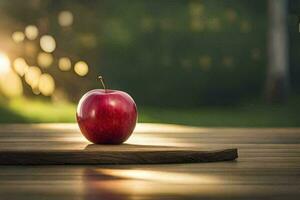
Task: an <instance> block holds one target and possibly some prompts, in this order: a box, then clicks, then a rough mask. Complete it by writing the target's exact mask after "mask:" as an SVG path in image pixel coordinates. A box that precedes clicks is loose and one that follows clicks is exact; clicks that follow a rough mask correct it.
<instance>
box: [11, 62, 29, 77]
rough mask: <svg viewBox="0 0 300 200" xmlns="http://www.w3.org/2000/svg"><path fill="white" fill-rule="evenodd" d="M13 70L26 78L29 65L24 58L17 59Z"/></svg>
mask: <svg viewBox="0 0 300 200" xmlns="http://www.w3.org/2000/svg"><path fill="white" fill-rule="evenodd" d="M13 68H14V70H15V72H16V73H17V74H19V75H20V76H24V75H25V73H26V71H27V70H28V65H27V63H26V61H25V59H24V58H16V59H15V60H14V62H13Z"/></svg>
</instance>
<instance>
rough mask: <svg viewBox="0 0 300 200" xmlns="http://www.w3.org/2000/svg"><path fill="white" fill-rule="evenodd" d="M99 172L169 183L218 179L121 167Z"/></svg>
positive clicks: (204, 181) (208, 181)
mask: <svg viewBox="0 0 300 200" xmlns="http://www.w3.org/2000/svg"><path fill="white" fill-rule="evenodd" d="M98 171H99V172H100V173H102V174H105V175H110V176H115V177H120V178H128V179H137V180H146V181H155V182H159V183H170V184H212V183H213V184H217V183H219V180H218V179H217V178H215V177H212V176H207V175H201V174H197V175H191V174H187V173H174V172H162V171H150V170H135V169H132V170H131V169H130V170H125V169H124V170H123V169H99V170H98Z"/></svg>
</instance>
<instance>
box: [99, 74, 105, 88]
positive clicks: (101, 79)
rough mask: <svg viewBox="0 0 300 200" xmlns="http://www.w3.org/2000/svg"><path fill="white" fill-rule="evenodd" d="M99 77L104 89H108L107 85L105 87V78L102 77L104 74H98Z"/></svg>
mask: <svg viewBox="0 0 300 200" xmlns="http://www.w3.org/2000/svg"><path fill="white" fill-rule="evenodd" d="M98 79H100V81H101V84H102V86H103V89H104V90H106V87H105V84H104V79H103V77H102V76H98Z"/></svg>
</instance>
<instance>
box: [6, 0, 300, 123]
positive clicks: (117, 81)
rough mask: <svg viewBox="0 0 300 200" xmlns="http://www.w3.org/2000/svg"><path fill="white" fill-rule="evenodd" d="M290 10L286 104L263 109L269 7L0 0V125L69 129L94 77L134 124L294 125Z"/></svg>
mask: <svg viewBox="0 0 300 200" xmlns="http://www.w3.org/2000/svg"><path fill="white" fill-rule="evenodd" d="M298 5H299V1H290V2H288V11H287V12H288V14H287V27H288V36H289V42H288V44H289V48H288V50H289V56H288V61H289V68H288V72H289V73H288V88H287V89H286V90H287V91H288V92H287V93H288V95H286V97H288V98H285V100H284V101H274V102H277V103H270V102H267V101H266V100H265V98H264V97H265V93H266V92H265V90H266V86H265V85H266V78H267V65H268V52H267V43H268V35H267V33H268V12H267V10H268V3H267V1H260V0H256V1H246V0H245V1H238V0H223V1H219V0H199V1H196V0H173V1H171V0H166V1H163V0H153V1H147V0H98V1H96V0H91V1H87V0H80V1H79V0H72V1H71V0H64V1H62V0H55V1H54V0H28V1H20V0H2V1H1V2H0V86H1V89H0V122H1V123H32V122H75V112H76V104H77V102H78V101H79V99H80V97H81V96H82V95H83V94H84V93H85V92H87V91H88V90H91V89H94V88H101V85H100V82H99V81H97V76H98V75H102V76H103V77H104V79H105V81H106V85H107V86H108V87H109V88H113V89H118V90H124V91H126V92H128V93H129V94H130V95H131V96H132V97H133V98H134V99H135V101H136V103H137V105H138V109H139V122H158V123H177V124H187V125H198V126H252V127H279V126H299V125H300V117H299V113H300V95H299V92H300V90H299V89H300V87H299V86H300V78H299V73H300V70H299V66H298V65H299V63H300V56H299V52H300V37H299V36H300V33H299V31H298V14H297V12H298V9H297V7H299V6H298ZM299 14H300V12H299ZM275 100H276V99H275Z"/></svg>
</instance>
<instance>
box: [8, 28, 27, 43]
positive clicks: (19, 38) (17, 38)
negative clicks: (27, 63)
mask: <svg viewBox="0 0 300 200" xmlns="http://www.w3.org/2000/svg"><path fill="white" fill-rule="evenodd" d="M11 37H12V39H13V41H14V42H15V43H20V42H23V41H24V38H25V35H24V33H23V32H21V31H16V32H14V33H13V34H12V36H11Z"/></svg>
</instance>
